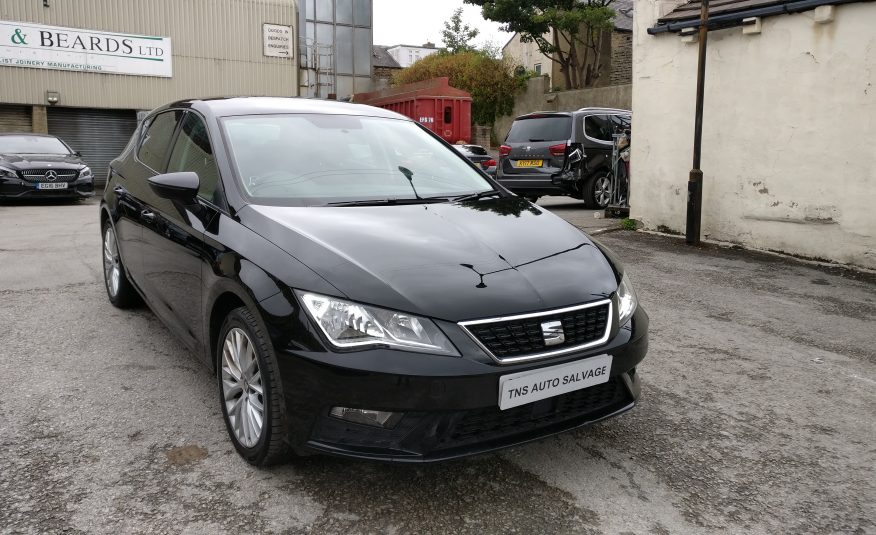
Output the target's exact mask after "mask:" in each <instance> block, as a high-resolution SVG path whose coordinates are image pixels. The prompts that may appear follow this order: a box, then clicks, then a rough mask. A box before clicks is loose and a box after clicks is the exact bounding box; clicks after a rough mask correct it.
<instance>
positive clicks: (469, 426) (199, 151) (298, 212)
mask: <svg viewBox="0 0 876 535" xmlns="http://www.w3.org/2000/svg"><path fill="white" fill-rule="evenodd" d="M100 223H101V228H102V232H103V260H104V268H105V269H104V274H105V280H106V290H107V294H108V296H109V300H110V301H111V302H112V303H113V304H114V305H116V306H119V307H126V306H129V305H132V304H134V303H136V302H137V301H138V300H139V299H140V298H142V299H143V300H145V301H146V303H148V305H149V307H150V308H152V310H153V311H154V312H155V314H156V315H157V316H158V317H159V318H160V319H161V320H162V321H163V322H164V323H165V324H166V325H167V327H168V329H169V330H171V331H172V332H173V333H174V334H176V335H177V336H178V337H179V338H180V339H181V340H182V341H183V342H184V343H185V344H186V345H187V346H188V347H189V348H191V350H192V351H194V352H195V353H196V354H197V355H198V356H200V358H201V359H202V360H203V361H204V362H205V363H206V364H207V365H208V366H209V367H211V369H213V370H214V371H215V374H216V378H217V381H216V383H217V395H218V398H219V403H220V405H221V409H222V414H223V416H224V419H225V423H226V426H227V429H228V433H229V436H230V438H231V440H232V442H233V444H234V446H235V448H236V449H237V451H238V452H239V453H240V454H241V455H242V456H243V457H244V458H245V459H246V460H247V461H249V462H251V463H253V464H256V465H263V464H267V463H272V462H276V461H279V460H282V459H284V458H285V457H286V455H287V453H288V452H290V451H291V452H293V453H299V454H305V453H314V452H323V453H330V454H337V455H344V456H349V457H358V458H369V459H379V460H389V461H435V460H441V459H447V458H453V457H459V456H463V455H468V454H472V453H479V452H485V451H489V450H493V449H497V448H501V447H504V446H508V445H512V444H517V443H521V442H525V441H529V440H533V439H536V438H539V437H543V436H546V435H550V434H553V433H557V432H560V431H564V430H567V429H571V428H574V427H578V426H581V425H584V424H588V423H591V422H595V421H597V420H601V419H603V418H607V417H609V416H613V415H616V414H619V413H622V412H624V411H626V410H629V409H630V408H632V407H633V406H634V404H635V403H636V400H637V399H638V397H639V389H640V387H639V379H638V375H637V373H636V366H637V365H638V364H639V362H640V361H641V360H642V358H643V357H644V356H645V352H646V350H647V346H648V342H647V340H648V338H647V329H648V316H647V315H646V314H645V312H644V311H643V310H642V308H641V307H638V306H637V303H636V296H635V293H634V292H633V289H632V286H631V285H630V282H629V278H628V277H627V276H626V275H624V270H623V267H622V266H621V264H620V262H618V260H617V259H616V258H615V257H614V256H613V255H612V254H611V253H610V252H609V251H607V250H606V249H605V248H603V247H602V246H601V245H599V244H598V243H596V242H594V241H593V240H591V239H590V238H588V237H587V236H586V235H585V234H583V233H582V232H581V231H580V230H578V229H577V228H575V227H573V226H572V225H570V224H568V223H566V222H565V221H563V220H562V219H560V218H558V217H556V216H554V215H552V214H550V213H548V212H546V211H544V210H541V209H540V208H539V207H537V206H534V205H532V204H530V203H529V202H527V201H526V200H525V199H522V198H520V197H517V196H514V195H513V194H511V193H509V192H508V191H507V190H505V189H504V188H502V187H501V186H498V185H497V184H496V183H494V182H492V181H491V180H490V179H488V178H487V177H485V176H484V175H483V174H482V173H481V172H480V171H478V170H477V168H476V167H475V166H474V165H473V164H472V163H471V162H470V161H468V160H467V159H466V158H465V157H463V156H462V155H461V154H460V153H458V152H457V151H455V150H453V149H452V148H451V147H450V146H449V145H447V144H446V143H445V142H444V141H442V140H441V139H440V138H438V137H437V136H435V135H434V134H432V133H431V132H429V131H428V130H426V129H425V128H423V127H421V126H420V125H418V124H417V123H416V122H414V121H411V120H410V119H407V118H405V117H403V116H401V115H398V114H395V113H393V112H389V111H386V110H382V109H378V108H372V107H369V106H362V105H357V104H346V103H338V102H326V101H314V100H300V99H283V98H228V99H214V100H192V101H184V102H177V103H174V104H170V105H168V106H165V107H162V108H159V109H157V110H155V111H153V112H151V113H150V114H149V115H148V116H147V117H146V118H145V120H144V121H143V122H142V124H141V125H140V126H139V127H138V129H137V131H136V132H135V134H134V136H133V137H132V139H131V141H130V143H129V144H128V146H127V148H126V149H125V151H124V152H123V153H122V155H121V156H120V157H119V158H118V159H116V160H115V161H113V162H112V164H111V173H110V179H109V184H108V185H107V188H106V193H105V196H104V198H103V201H102V203H101V210H100Z"/></svg>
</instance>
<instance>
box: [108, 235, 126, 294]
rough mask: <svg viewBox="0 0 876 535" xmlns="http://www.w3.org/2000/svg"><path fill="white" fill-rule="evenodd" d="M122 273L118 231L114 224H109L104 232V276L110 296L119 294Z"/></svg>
mask: <svg viewBox="0 0 876 535" xmlns="http://www.w3.org/2000/svg"><path fill="white" fill-rule="evenodd" d="M121 275H122V265H121V259H120V258H119V247H118V244H117V243H116V232H115V231H114V230H113V227H112V226H107V228H106V230H105V231H104V233H103V278H104V280H105V281H106V289H107V290H108V291H109V293H110V296H111V297H113V298H115V297H116V296H117V295H118V294H119V284H120V282H121V281H120V279H121Z"/></svg>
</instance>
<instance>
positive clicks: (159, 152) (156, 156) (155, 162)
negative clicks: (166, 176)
mask: <svg viewBox="0 0 876 535" xmlns="http://www.w3.org/2000/svg"><path fill="white" fill-rule="evenodd" d="M182 113H183V112H181V111H178V110H175V111H168V112H164V113H159V114H158V115H156V116H155V117H153V118H152V121H151V122H150V123H149V125H148V126H147V127H146V132H145V133H144V135H143V140H142V141H141V142H140V148H139V149H138V150H137V159H138V160H140V161H141V162H142V163H144V164H146V165H147V166H148V167H149V168H150V169H152V170H153V171H155V172H156V173H163V172H164V162H165V161H166V159H167V151H168V146H169V145H170V139H171V138H172V137H173V131H174V130H175V129H176V123H177V121H178V120H179V118H180V117H181V116H182Z"/></svg>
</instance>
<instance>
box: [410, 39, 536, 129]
mask: <svg viewBox="0 0 876 535" xmlns="http://www.w3.org/2000/svg"><path fill="white" fill-rule="evenodd" d="M513 70H514V66H513V65H512V64H511V63H510V62H509V61H507V60H504V59H496V58H493V57H490V56H488V55H486V54H484V53H482V52H460V53H458V54H432V55H431V56H426V57H425V58H423V59H421V60H420V61H418V62H416V63H414V64H413V65H411V66H410V67H408V68H406V69H402V70H400V71H398V72H397V73H395V75H394V76H393V85H402V84H410V83H414V82H421V81H423V80H430V79H432V78H438V77H441V76H447V77H448V78H450V85H451V86H453V87H456V88H458V89H462V90H465V91H468V92H469V93H470V94H471V100H472V103H471V115H472V122H474V123H475V124H484V125H491V124H493V122H495V120H496V117H497V116H499V115H510V114H511V112H512V110H513V108H514V95H515V94H516V93H517V92H518V91H519V90H521V89H523V87H524V86H525V85H526V77H525V76H514V74H513Z"/></svg>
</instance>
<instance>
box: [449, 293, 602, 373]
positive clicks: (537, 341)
mask: <svg viewBox="0 0 876 535" xmlns="http://www.w3.org/2000/svg"><path fill="white" fill-rule="evenodd" d="M557 321H559V322H560V323H561V324H562V327H563V336H564V338H565V340H564V341H563V342H561V343H559V344H556V345H550V346H549V345H547V344H546V343H545V334H544V332H543V331H544V329H543V324H545V323H548V322H557ZM610 322H611V301H609V300H605V301H600V302H598V303H593V304H587V305H581V306H579V307H571V308H566V309H559V310H556V311H547V312H541V313H537V314H525V315H521V316H512V317H509V318H497V319H496V320H478V321H470V322H462V323H460V325H461V326H462V327H463V328H465V329H466V330H467V331H468V332H469V333H470V334H471V335H472V336H473V337H474V338H475V339H476V340H477V341H478V342H479V344H480V345H481V346H482V347H483V348H484V349H486V350H487V351H488V352H489V353H490V354H491V355H492V356H493V357H494V358H496V359H497V360H499V361H500V362H514V361H518V360H527V359H535V358H539V357H542V356H544V357H547V356H551V355H556V354H561V353H566V352H571V351H574V350H577V349H584V348H586V347H590V346H595V345H598V344H600V343H604V342H606V341H607V338H608V331H609V327H610Z"/></svg>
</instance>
